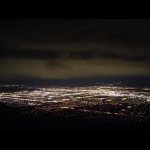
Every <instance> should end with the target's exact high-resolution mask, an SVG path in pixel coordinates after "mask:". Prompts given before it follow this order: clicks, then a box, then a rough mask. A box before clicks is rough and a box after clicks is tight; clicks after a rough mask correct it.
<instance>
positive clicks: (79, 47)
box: [0, 19, 150, 80]
mask: <svg viewBox="0 0 150 150" xmlns="http://www.w3.org/2000/svg"><path fill="white" fill-rule="evenodd" d="M149 49H150V20H139V19H128V20H126V19H122V20H121V19H118V20H115V19H105V20H104V19H47V20H44V19H41V20H40V19H11V20H10V19H3V20H2V19H1V20H0V79H1V80H10V79H16V78H39V79H68V78H80V77H83V78H86V77H100V76H150V50H149Z"/></svg>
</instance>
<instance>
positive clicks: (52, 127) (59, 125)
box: [0, 104, 150, 132]
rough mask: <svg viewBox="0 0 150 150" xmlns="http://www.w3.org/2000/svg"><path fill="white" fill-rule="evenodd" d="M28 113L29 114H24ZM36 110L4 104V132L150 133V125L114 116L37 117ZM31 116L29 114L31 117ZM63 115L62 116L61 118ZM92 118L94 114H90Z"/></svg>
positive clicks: (0, 114)
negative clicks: (105, 131) (131, 131)
mask: <svg viewBox="0 0 150 150" xmlns="http://www.w3.org/2000/svg"><path fill="white" fill-rule="evenodd" d="M23 110H25V112H26V113H22V111H23ZM31 111H32V108H12V107H9V106H6V105H4V104H0V130H3V131H4V130H24V131H33V130H34V131H104V130H107V131H108V130H113V131H116V130H117V131H118V130H122V131H126V130H128V131H130V130H134V131H146V132H149V131H150V126H149V125H150V122H149V120H147V121H146V122H141V123H137V122H131V121H127V120H126V121H124V120H123V119H122V118H120V117H116V116H113V115H110V116H109V117H108V115H104V114H103V115H101V116H100V117H95V118H89V117H88V116H87V114H84V113H80V112H79V111H71V110H63V111H62V112H61V113H60V112H53V113H42V112H40V113H39V114H34V113H31ZM28 112H29V113H28ZM60 114H61V115H60ZM88 115H92V114H88Z"/></svg>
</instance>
